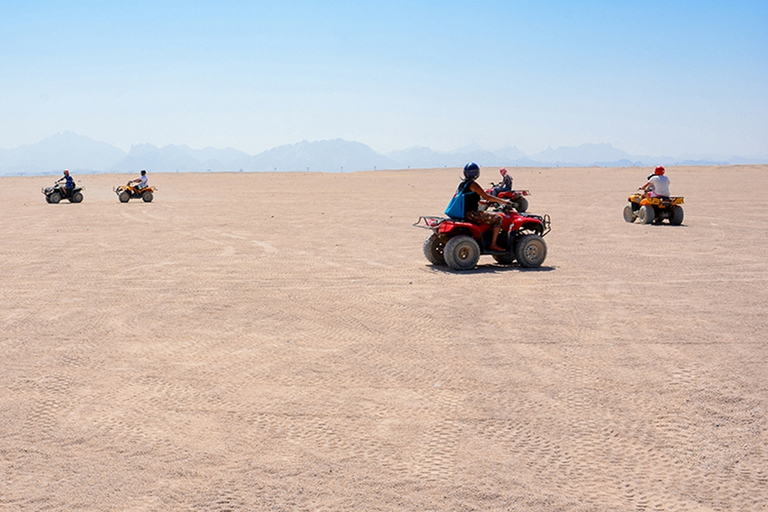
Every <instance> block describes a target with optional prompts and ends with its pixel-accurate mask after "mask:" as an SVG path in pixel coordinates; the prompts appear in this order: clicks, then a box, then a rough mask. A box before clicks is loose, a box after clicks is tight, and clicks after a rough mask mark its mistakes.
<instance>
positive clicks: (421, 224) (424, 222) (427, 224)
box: [413, 215, 448, 229]
mask: <svg viewBox="0 0 768 512" xmlns="http://www.w3.org/2000/svg"><path fill="white" fill-rule="evenodd" d="M446 220H448V218H447V217H432V216H429V215H422V216H421V217H419V220H417V221H416V222H414V223H413V225H414V226H415V227H417V228H424V229H435V228H437V227H438V226H440V224H442V223H443V222H444V221H446Z"/></svg>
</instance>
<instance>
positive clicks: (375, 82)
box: [0, 0, 768, 157]
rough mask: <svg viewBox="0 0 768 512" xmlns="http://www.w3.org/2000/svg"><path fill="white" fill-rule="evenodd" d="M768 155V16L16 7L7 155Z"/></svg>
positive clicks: (4, 61) (761, 10)
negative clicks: (43, 150) (174, 149)
mask: <svg viewBox="0 0 768 512" xmlns="http://www.w3.org/2000/svg"><path fill="white" fill-rule="evenodd" d="M65 130H72V131H75V132H77V133H79V134H81V135H86V136H88V137H91V138H93V139H96V140H100V141H104V142H108V143H110V144H113V145H116V146H118V147H121V148H122V149H124V150H128V149H129V148H130V146H131V145H133V144H140V143H150V144H154V145H157V146H164V145H167V144H187V145H189V146H191V147H193V148H198V149H200V148H204V147H208V146H212V147H216V148H220V149H221V148H226V147H233V148H236V149H240V150H243V151H246V152H248V153H250V154H256V153H259V152H261V151H264V150H267V149H270V148H272V147H275V146H278V145H282V144H294V143H296V142H299V141H301V140H304V139H306V140H309V141H315V140H324V139H335V138H343V139H346V140H353V141H358V142H362V143H365V144H368V145H369V146H371V147H372V148H373V149H375V150H377V151H380V152H387V151H391V150H397V149H405V148H409V147H412V146H429V147H431V148H432V149H435V150H452V149H457V148H459V147H462V146H469V145H479V146H481V147H483V148H486V149H497V148H501V147H504V146H516V147H518V148H519V149H520V150H522V151H524V152H526V153H528V154H532V153H535V152H538V151H541V150H544V149H546V148H547V147H550V146H551V147H559V146H577V145H580V144H583V143H603V142H607V143H611V144H613V145H614V146H615V147H617V148H619V149H623V150H625V151H628V152H630V153H632V154H650V155H670V156H676V157H677V156H687V155H692V156H705V155H723V156H734V155H739V156H753V155H766V154H768V2H766V1H765V0H754V1H746V0H730V1H729V0H723V1H708V0H690V1H688V0H686V1H677V0H661V1H655V0H648V1H633V0H627V1H617V0H616V1H614V0H611V1H578V0H574V1H548V0H540V1H515V0H507V1H504V0H501V1H484V0H475V1H469V0H467V1H440V0H431V1H419V0H410V1H400V0H386V1H378V0H355V1H352V0H349V1H346V0H325V1H294V0H283V1H274V2H260V1H250V2H249V1H230V0H217V1H205V2H202V1H195V0H183V1H165V0H155V1H134V2H128V1H125V2H124V1H115V2H111V1H102V0H80V1H36V0H0V148H14V147H18V146H20V145H22V144H33V143H36V142H39V141H40V140H42V139H44V138H46V137H49V136H51V135H54V134H56V133H59V132H63V131H65Z"/></svg>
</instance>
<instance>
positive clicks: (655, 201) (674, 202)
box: [630, 196, 685, 206]
mask: <svg viewBox="0 0 768 512" xmlns="http://www.w3.org/2000/svg"><path fill="white" fill-rule="evenodd" d="M630 197H632V196H630ZM665 203H668V204H669V205H671V206H679V205H681V204H684V203H685V201H684V199H683V198H682V197H670V198H669V200H668V201H665V198H661V197H644V198H643V199H642V200H641V201H640V206H645V205H650V206H664V205H665Z"/></svg>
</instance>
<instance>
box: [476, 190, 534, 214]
mask: <svg viewBox="0 0 768 512" xmlns="http://www.w3.org/2000/svg"><path fill="white" fill-rule="evenodd" d="M498 185H500V184H497V183H491V188H489V189H487V190H486V191H485V193H486V194H488V195H489V196H495V195H496V194H494V193H493V189H494V187H497V186H498ZM529 195H531V193H530V192H528V191H527V190H504V191H501V192H499V195H498V196H497V197H499V198H501V199H506V200H507V201H511V202H512V206H514V207H515V210H517V211H518V212H520V213H523V212H525V211H527V210H528V200H527V199H526V198H525V196H529ZM487 207H488V204H487V203H486V202H485V201H481V202H480V205H479V208H480V209H483V210H485V209H486V208H487Z"/></svg>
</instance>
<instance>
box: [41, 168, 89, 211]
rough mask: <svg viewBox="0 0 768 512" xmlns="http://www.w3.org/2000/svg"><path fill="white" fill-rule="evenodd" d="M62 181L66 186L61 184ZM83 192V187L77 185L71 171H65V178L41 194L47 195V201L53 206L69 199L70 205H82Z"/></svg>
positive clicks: (43, 190)
mask: <svg viewBox="0 0 768 512" xmlns="http://www.w3.org/2000/svg"><path fill="white" fill-rule="evenodd" d="M62 181H63V182H64V184H62V183H61V182H62ZM82 190H83V188H82V187H78V186H77V185H76V184H75V180H74V179H73V178H72V176H71V175H70V174H69V169H64V176H62V177H61V178H59V179H58V180H56V182H55V183H54V185H53V186H52V187H46V188H44V189H42V190H41V192H42V193H43V194H45V200H46V201H47V202H49V203H51V204H58V203H59V202H60V201H61V200H62V199H67V200H69V202H70V203H80V202H82V201H83V192H82Z"/></svg>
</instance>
